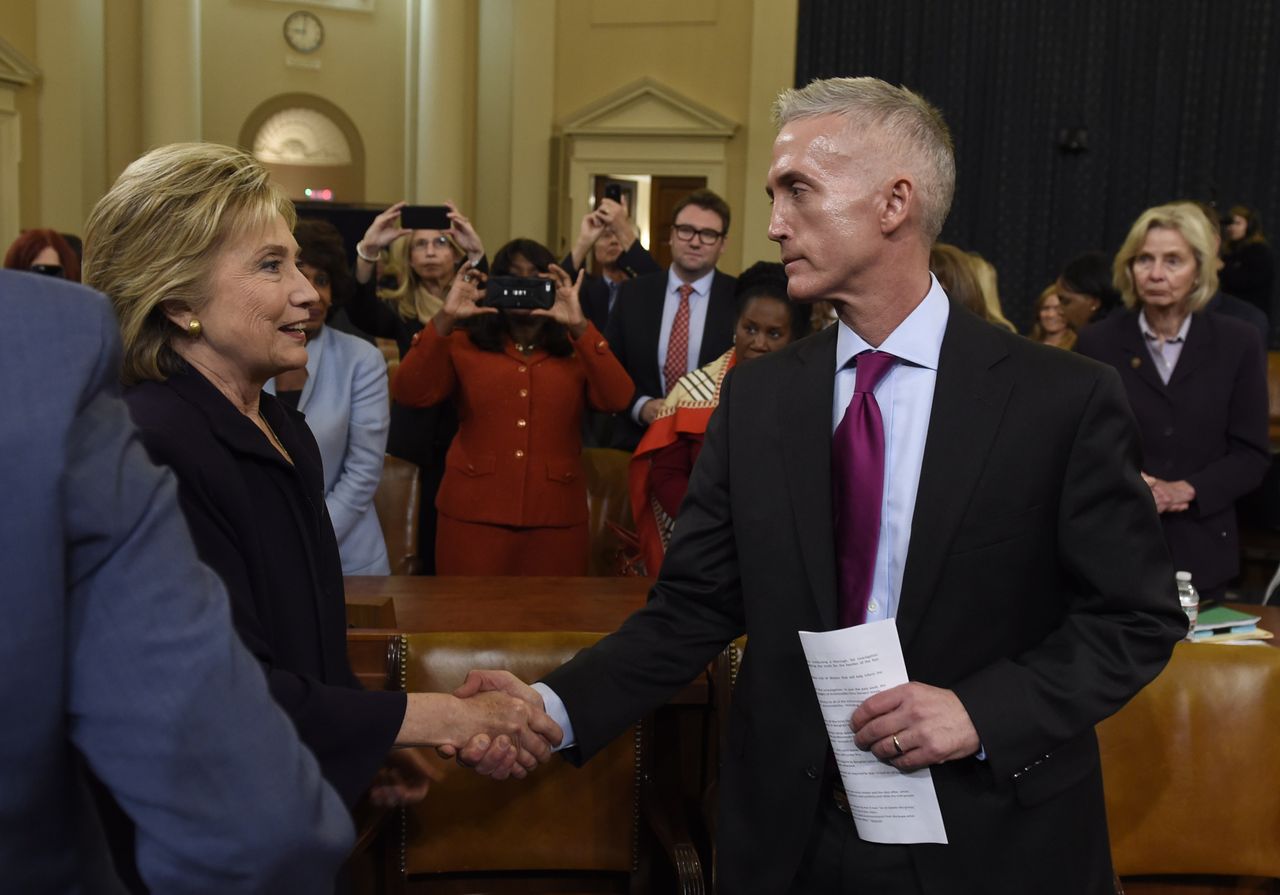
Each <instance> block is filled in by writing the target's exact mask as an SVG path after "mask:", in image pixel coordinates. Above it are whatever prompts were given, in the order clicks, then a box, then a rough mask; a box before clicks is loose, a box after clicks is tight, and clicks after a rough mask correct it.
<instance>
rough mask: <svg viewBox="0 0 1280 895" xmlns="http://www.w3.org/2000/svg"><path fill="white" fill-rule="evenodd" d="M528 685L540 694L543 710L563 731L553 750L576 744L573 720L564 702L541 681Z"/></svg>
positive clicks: (557, 750) (567, 747)
mask: <svg viewBox="0 0 1280 895" xmlns="http://www.w3.org/2000/svg"><path fill="white" fill-rule="evenodd" d="M529 686H531V687H533V689H535V690H537V691H538V692H539V693H540V694H541V695H542V706H543V711H545V712H546V713H547V715H548V716H549V717H550V718H551V720H552V721H554V722H556V723H557V724H559V725H560V730H562V731H563V732H564V739H563V740H561V741H560V745H559V746H556V747H555V749H553V750H552V751H553V752H559V751H560V750H562V749H569V748H571V747H572V746H575V745H576V744H577V742H578V741H577V740H576V739H575V738H574V736H573V722H571V721H570V720H569V713H568V712H567V711H565V708H564V702H563V701H562V700H561V699H560V697H559V696H557V695H556V691H555V690H552V689H551V688H550V687H548V686H547V685H546V684H544V683H542V681H538V682H536V683H533V684H530V685H529Z"/></svg>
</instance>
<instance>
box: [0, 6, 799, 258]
mask: <svg viewBox="0 0 1280 895" xmlns="http://www.w3.org/2000/svg"><path fill="white" fill-rule="evenodd" d="M303 5H305V4H299V6H303ZM796 5H797V0H754V2H753V0H678V2H677V0H651V2H648V3H637V2H634V0H481V2H476V0H412V2H409V0H378V2H377V3H376V4H375V11H374V12H373V13H372V14H369V13H359V12H350V11H342V10H335V9H326V8H324V7H311V8H312V9H313V11H315V12H316V13H317V14H318V15H319V16H320V18H321V19H322V20H323V22H324V25H325V43H324V46H323V47H322V48H321V49H320V50H319V51H318V52H317V53H314V54H312V55H310V56H300V55H299V54H296V53H294V52H292V51H291V50H289V49H288V47H287V46H286V45H285V43H284V40H283V37H282V34H281V29H282V25H283V22H284V19H285V17H286V16H287V15H288V14H289V13H290V12H292V11H293V9H294V8H296V7H293V6H291V5H289V4H283V3H268V2H265V0H0V35H2V36H3V37H4V38H5V39H6V40H8V41H9V42H10V43H11V44H13V45H14V47H15V48H16V49H18V50H19V51H20V52H22V53H23V54H24V55H26V56H27V57H28V58H30V59H31V60H32V62H33V63H35V64H36V65H37V66H38V67H40V68H41V69H42V70H44V71H45V72H46V73H47V72H48V71H49V70H50V68H51V67H53V68H57V69H59V70H60V72H61V74H59V75H56V76H55V78H54V80H55V84H54V87H55V88H56V89H55V90H54V94H55V96H54V100H55V101H53V102H50V101H48V99H47V97H48V96H49V84H48V83H47V79H46V82H42V83H38V84H36V85H33V86H32V87H31V88H28V89H26V90H24V91H22V92H21V94H20V96H19V100H18V102H19V109H20V111H21V112H22V114H23V139H22V146H23V158H24V161H23V167H22V172H21V177H22V196H21V203H20V209H21V217H22V221H23V225H24V226H33V225H35V224H39V223H52V224H53V225H54V226H63V227H67V228H68V229H70V228H73V227H74V228H75V229H79V226H80V221H81V220H82V218H83V214H84V212H86V211H87V210H88V207H89V206H91V205H92V202H93V201H96V198H97V195H91V193H95V192H100V191H101V189H102V188H104V187H105V186H106V185H109V184H110V183H111V182H112V181H113V180H114V178H115V177H116V175H117V174H118V173H119V171H120V170H121V169H122V168H123V167H124V165H125V164H127V163H128V162H129V161H130V160H131V159H133V158H134V157H136V156H137V155H138V154H140V153H141V152H142V151H143V150H145V149H146V148H148V147H149V146H150V145H152V144H153V143H156V142H167V141H168V140H170V139H193V138H199V139H206V140H214V141H219V142H227V143H235V142H238V139H239V136H240V132H241V128H242V126H243V124H244V122H245V119H246V118H247V117H248V116H249V115H250V114H251V113H252V111H253V110H254V109H255V108H256V107H257V106H258V105H259V104H261V103H262V102H264V101H266V100H268V99H269V98H271V97H272V96H276V95H278V94H282V93H293V92H299V93H311V94H316V95H319V96H321V97H323V98H325V99H327V100H329V101H330V102H332V103H334V104H335V105H337V106H338V107H340V108H341V109H342V110H343V111H344V112H345V113H346V114H347V115H348V116H349V117H350V118H351V120H352V121H353V122H354V123H355V126H356V128H357V129H358V130H359V132H360V134H361V136H362V138H363V142H364V148H365V158H366V161H365V168H366V178H365V190H364V196H363V197H362V198H363V199H364V200H365V201H369V202H382V201H392V200H395V199H399V198H401V197H405V198H410V199H417V200H419V201H434V200H438V199H441V198H445V196H438V195H436V194H437V193H440V192H442V191H445V192H448V193H449V194H451V196H452V198H454V199H456V200H458V201H459V202H460V203H461V204H462V205H463V206H464V210H469V211H471V212H472V216H473V217H474V218H475V219H476V220H477V222H478V224H479V225H480V226H481V230H482V235H484V236H485V237H486V241H487V242H489V243H491V244H492V246H491V248H496V247H497V245H498V244H499V243H500V241H501V240H503V239H505V238H507V237H509V236H511V235H515V231H516V230H519V231H520V232H521V233H524V234H527V235H531V236H535V237H539V238H544V239H546V238H549V237H550V233H549V232H547V225H546V222H547V220H548V217H549V210H550V209H552V207H553V203H552V202H551V201H550V200H551V198H552V197H549V196H548V194H547V185H548V178H549V175H550V165H551V163H552V161H553V160H552V157H551V134H552V132H553V129H554V127H555V125H556V124H558V123H560V122H562V121H564V119H565V118H566V117H567V116H570V115H572V114H574V113H575V112H577V111H578V110H581V109H583V108H584V107H587V106H589V105H591V104H592V103H593V102H595V101H597V100H599V99H601V98H602V97H605V96H607V95H609V94H611V93H613V92H614V91H616V90H618V89H619V88H621V87H624V86H625V85H628V84H631V83H633V82H635V81H636V80H637V79H640V78H643V77H650V78H653V79H655V80H657V81H660V82H661V83H663V84H664V85H666V86H668V87H670V88H671V89H672V90H674V91H676V92H677V93H679V94H682V95H683V96H686V97H688V98H689V99H691V100H693V101H695V102H697V103H700V104H701V105H703V106H706V107H708V108H710V109H712V110H715V111H716V112H717V113H719V114H720V115H722V116H724V117H725V118H727V119H730V120H732V121H733V122H735V123H736V124H737V126H738V127H737V130H736V131H735V133H734V135H733V136H732V137H731V138H729V140H728V143H727V145H726V151H725V162H726V166H727V171H726V175H727V176H726V184H727V187H726V189H725V193H726V196H725V198H726V199H727V200H728V201H729V203H730V205H731V206H732V208H733V211H734V223H733V232H732V239H731V241H730V243H729V245H728V247H727V249H726V253H725V258H724V264H723V266H724V267H725V269H727V270H730V271H736V270H738V269H740V268H741V267H742V266H743V265H744V261H745V262H746V263H750V262H751V261H754V260H756V259H758V258H775V257H776V249H774V248H773V246H772V244H770V243H769V242H768V241H767V239H766V238H765V236H764V230H765V227H766V226H767V219H768V206H767V203H766V202H765V201H764V199H763V193H762V184H763V179H764V174H765V170H766V169H767V166H768V158H769V147H770V145H771V143H772V139H773V128H772V125H771V123H770V122H769V119H768V105H769V102H770V101H771V100H772V97H773V96H774V95H775V94H776V93H777V91H778V90H780V89H782V88H784V87H786V86H789V84H790V80H791V77H792V72H793V70H794V43H795V18H796ZM55 7H56V8H57V9H58V10H65V11H67V14H68V15H70V14H71V13H73V12H74V13H77V14H78V19H80V20H84V19H85V16H84V15H82V14H81V13H82V12H83V10H85V9H90V10H94V9H96V10H98V13H97V19H98V21H99V22H100V24H98V25H97V26H96V27H97V28H98V29H99V33H98V34H97V35H96V37H95V35H92V34H90V35H88V36H87V37H86V36H85V35H84V34H82V33H81V34H79V36H77V35H75V34H72V33H70V32H73V31H75V30H76V29H75V28H71V29H68V28H62V29H59V31H57V32H46V33H45V34H44V35H43V37H42V36H41V34H40V29H41V27H42V25H41V23H48V22H52V21H54V16H53V14H51V13H50V12H48V11H46V9H48V8H55ZM72 18H77V16H72ZM93 18H94V17H93V16H89V17H88V20H89V21H90V22H92V20H93ZM83 30H84V29H83V28H81V29H80V31H83ZM517 42H519V46H516V45H515V44H516V43H517ZM85 44H87V45H88V49H89V51H90V52H89V57H88V58H87V59H76V60H72V61H68V60H67V59H66V58H64V57H62V56H60V54H58V53H56V52H54V48H56V47H60V46H73V45H74V46H82V45H85ZM42 51H43V52H42ZM495 54H497V55H495ZM42 55H44V56H46V57H47V56H49V55H53V56H54V57H55V58H54V59H53V64H52V66H51V64H50V60H49V59H48V58H41V57H42ZM499 55H501V58H498V56H499ZM291 61H292V62H294V63H301V64H302V65H303V66H309V67H299V65H291V64H289V63H290V62H291ZM95 65H96V66H97V70H98V71H99V72H100V74H101V83H102V85H103V86H104V87H105V90H102V91H101V92H100V94H95V90H94V88H93V77H92V74H93V71H94V66H95ZM166 75H167V77H166ZM59 81H61V83H62V87H61V88H58V82H59ZM68 85H70V86H68ZM442 91H444V93H443V94H442ZM95 95H96V96H97V98H96V99H95ZM442 96H443V98H442ZM42 97H45V99H44V100H42V99H41V98H42ZM42 103H43V104H42ZM51 128H52V129H51ZM95 145H96V146H97V147H98V155H97V156H95V155H94V154H93V151H92V150H93V147H94V146H95ZM460 160H461V161H460ZM51 166H53V167H51ZM499 186H501V189H499ZM428 194H429V195H428ZM340 198H345V197H340Z"/></svg>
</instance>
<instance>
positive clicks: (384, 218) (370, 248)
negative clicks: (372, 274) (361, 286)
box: [356, 202, 413, 268]
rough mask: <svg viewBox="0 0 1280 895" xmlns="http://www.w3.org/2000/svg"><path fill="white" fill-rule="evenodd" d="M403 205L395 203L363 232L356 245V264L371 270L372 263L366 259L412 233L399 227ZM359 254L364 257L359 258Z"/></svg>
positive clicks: (402, 203)
mask: <svg viewBox="0 0 1280 895" xmlns="http://www.w3.org/2000/svg"><path fill="white" fill-rule="evenodd" d="M405 204H406V203H404V202H397V203H396V204H395V205H392V206H391V207H390V208H388V209H387V210H386V211H384V212H383V213H382V214H380V215H378V216H377V217H376V218H374V219H373V223H371V224H370V225H369V229H368V230H366V231H364V237H363V238H361V240H360V242H359V243H357V244H356V249H357V251H356V255H357V257H358V258H359V260H358V261H357V262H356V263H357V264H359V263H361V262H363V263H364V264H366V265H368V266H369V267H370V268H372V267H373V263H372V262H371V261H368V260H367V258H369V257H371V256H373V255H376V254H378V253H379V252H381V251H382V250H383V249H385V248H386V247H387V246H389V245H391V243H393V242H395V241H396V240H397V239H399V238H400V237H401V236H408V235H409V234H410V233H412V232H413V231H412V230H406V229H404V228H403V227H401V226H400V209H402V208H404V206H405ZM361 253H363V255H364V257H359V256H360V255H361Z"/></svg>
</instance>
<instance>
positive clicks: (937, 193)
mask: <svg viewBox="0 0 1280 895" xmlns="http://www.w3.org/2000/svg"><path fill="white" fill-rule="evenodd" d="M820 115H843V116H844V117H845V118H846V119H848V123H849V126H850V128H862V127H866V126H872V127H876V128H879V130H880V131H881V133H882V134H883V135H884V137H885V138H886V141H887V143H888V145H887V146H886V147H885V150H886V152H885V155H886V156H887V157H890V158H893V159H895V160H898V161H905V162H906V163H907V164H908V165H909V167H910V168H911V171H912V173H913V174H915V176H916V186H917V187H918V188H919V192H920V229H921V231H922V232H923V234H924V236H925V238H926V239H927V240H928V242H930V243H931V242H933V241H934V240H936V239H937V238H938V234H939V233H941V232H942V225H943V223H944V222H945V221H946V219H947V212H949V211H950V210H951V199H952V197H953V196H954V195H955V191H956V159H955V147H954V145H953V144H952V142H951V131H950V130H948V129H947V123H946V121H945V120H943V117H942V113H941V112H939V111H938V110H937V109H936V108H934V107H933V106H932V105H930V104H929V102H928V100H926V99H925V98H924V97H922V96H920V95H919V94H918V93H915V92H913V91H911V90H908V89H907V88H906V87H894V86H893V85H892V84H888V83H886V82H884V81H882V80H880V79H879V78H869V77H863V78H827V79H826V80H821V81H811V82H809V84H807V85H806V86H804V87H802V88H799V89H791V90H785V91H783V92H782V93H781V94H779V96H778V99H777V100H776V101H775V102H774V104H773V118H774V121H775V123H776V124H777V125H778V127H783V126H784V125H786V124H788V123H789V122H791V121H794V120H796V119H797V118H816V117H818V116H820Z"/></svg>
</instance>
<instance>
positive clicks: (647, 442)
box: [629, 261, 810, 575]
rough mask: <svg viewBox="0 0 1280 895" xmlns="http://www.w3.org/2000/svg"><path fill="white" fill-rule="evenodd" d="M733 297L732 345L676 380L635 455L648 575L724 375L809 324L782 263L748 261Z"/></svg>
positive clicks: (635, 491)
mask: <svg viewBox="0 0 1280 895" xmlns="http://www.w3.org/2000/svg"><path fill="white" fill-rule="evenodd" d="M734 297H735V299H736V301H737V307H738V316H737V319H736V320H735V321H734V326H733V347H732V348H730V349H729V350H728V351H726V352H725V353H724V354H722V355H720V356H719V357H718V358H716V359H715V360H713V361H712V362H711V363H709V364H707V365H706V366H705V367H699V368H698V369H696V370H692V371H690V372H688V373H686V374H685V375H684V376H681V377H680V378H679V379H678V380H676V384H675V385H674V386H672V388H671V392H670V393H669V394H668V395H667V397H666V398H665V400H664V401H663V406H662V410H660V411H659V412H658V416H657V417H656V418H655V419H654V421H653V422H652V423H651V424H650V425H649V428H648V429H647V430H645V434H644V437H643V438H642V439H640V444H639V445H638V446H637V447H636V452H635V456H633V457H632V458H631V470H630V476H629V478H630V490H631V512H632V515H633V516H634V518H635V523H636V534H637V537H638V538H639V541H640V553H641V558H642V559H643V560H644V566H645V570H646V572H647V574H649V575H656V574H658V567H659V566H660V565H662V557H663V555H664V554H665V553H666V549H667V541H668V540H669V539H670V537H671V530H672V528H673V527H674V525H675V518H676V515H677V514H678V513H679V512H680V503H681V502H682V501H683V500H684V495H685V492H686V491H687V490H688V488H689V476H690V474H692V472H693V464H694V462H695V461H696V460H697V459H698V453H699V451H701V449H702V439H703V437H704V435H705V434H706V431H707V423H708V422H709V421H710V419H711V414H712V412H713V411H714V410H715V409H716V407H717V406H719V404H720V387H721V385H723V383H724V378H725V376H727V375H728V373H729V371H730V370H731V369H733V368H734V367H735V366H737V365H738V364H742V363H746V362H747V361H749V360H754V359H755V358H758V357H764V356H765V355H766V354H769V353H770V352H773V351H777V350H778V349H780V348H784V347H785V346H787V345H789V344H791V343H792V342H794V341H795V340H796V339H799V338H801V337H803V336H804V335H806V334H807V333H808V332H809V331H810V309H809V308H808V307H807V306H803V305H797V304H792V303H791V301H790V300H789V299H788V298H787V275H786V273H785V272H784V270H783V266H782V265H781V264H778V263H776V262H768V261H759V262H757V263H755V264H753V265H751V267H749V268H747V269H746V270H745V271H743V272H742V275H741V276H739V277H738V282H737V284H736V287H735V290H734Z"/></svg>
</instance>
